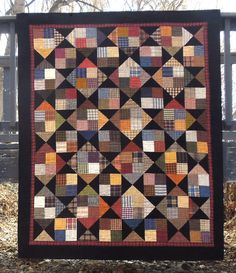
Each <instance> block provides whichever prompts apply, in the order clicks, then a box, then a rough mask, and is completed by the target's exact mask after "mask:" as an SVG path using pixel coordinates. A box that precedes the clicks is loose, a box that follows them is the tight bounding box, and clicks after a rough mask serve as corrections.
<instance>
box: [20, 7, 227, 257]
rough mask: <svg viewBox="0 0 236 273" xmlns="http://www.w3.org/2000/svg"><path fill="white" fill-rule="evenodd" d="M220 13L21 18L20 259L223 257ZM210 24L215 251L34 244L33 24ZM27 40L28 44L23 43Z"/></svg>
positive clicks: (131, 13)
mask: <svg viewBox="0 0 236 273" xmlns="http://www.w3.org/2000/svg"><path fill="white" fill-rule="evenodd" d="M220 21H221V20H220V12H219V10H211V11H170V12H169V11H165V12H163V11H161V12H159V11H144V12H102V13H80V14H78V13H77V14H76V13H68V14H60V15H58V14H55V13H54V14H40V13H35V14H19V15H17V20H16V27H17V34H18V38H19V41H20V44H19V53H18V55H19V56H18V76H19V85H18V86H19V97H18V103H19V147H20V149H19V213H18V255H19V257H21V258H89V259H117V260H118V259H125V260H132V259H141V260H163V259H167V260H212V259H223V253H224V247H223V170H222V131H221V130H222V127H221V91H220V90H221V89H220V88H221V83H220V79H221V78H220V40H219V31H220ZM140 22H142V23H157V22H176V23H181V22H207V23H208V47H209V48H210V50H209V52H208V59H209V80H210V81H209V82H210V90H211V94H210V112H211V117H210V118H211V139H212V147H211V150H212V169H213V181H214V243H215V245H214V247H173V246H171V247H168V246H148V247H144V246H141V247H137V246H110V247H109V246H75V245H71V246H61V245H57V246H42V245H29V226H30V225H29V221H30V199H31V198H30V194H31V190H30V189H31V187H30V185H31V115H30V105H31V102H30V101H31V73H30V67H31V66H30V42H29V25H32V24H33V25H34V24H35V25H37V24H96V23H98V24H101V23H112V24H114V23H140ZM23 41H25V42H23Z"/></svg>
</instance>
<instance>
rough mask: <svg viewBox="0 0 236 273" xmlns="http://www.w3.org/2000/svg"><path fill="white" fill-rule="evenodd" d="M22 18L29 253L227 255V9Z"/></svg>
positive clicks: (22, 245)
mask: <svg viewBox="0 0 236 273" xmlns="http://www.w3.org/2000/svg"><path fill="white" fill-rule="evenodd" d="M17 20H18V25H19V27H18V35H19V80H20V82H19V107H20V108H19V113H20V201H19V202H20V203H19V204H20V207H19V253H20V256H22V257H52V258H103V259H110V258H112V259H114V258H115V259H119V258H122V259H137V258H140V259H214V258H215V259H217V258H222V253H223V246H222V238H223V235H222V193H221V190H222V189H221V183H222V172H221V162H220V160H221V159H222V158H221V135H220V123H221V114H220V73H219V37H218V36H219V26H218V24H217V20H219V14H218V12H216V11H212V12H210V11H208V12H206V11H205V12H140V13H104V14H103V13H100V14H86V13H85V14H68V15H66V14H52V15H50V16H48V15H42V14H36V15H33V14H30V15H19V16H18V19H17ZM22 26H23V28H22Z"/></svg>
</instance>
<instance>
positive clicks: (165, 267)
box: [0, 183, 236, 273]
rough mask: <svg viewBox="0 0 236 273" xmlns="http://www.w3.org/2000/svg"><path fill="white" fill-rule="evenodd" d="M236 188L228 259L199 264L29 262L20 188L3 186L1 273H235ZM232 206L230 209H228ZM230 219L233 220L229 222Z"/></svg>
mask: <svg viewBox="0 0 236 273" xmlns="http://www.w3.org/2000/svg"><path fill="white" fill-rule="evenodd" d="M235 185H236V184H235ZM235 185H234V186H233V187H232V186H229V185H227V187H228V188H227V189H225V198H224V199H225V213H226V215H225V216H226V219H228V220H227V222H225V259H224V261H202V262H201V261H197V262H184V261H182V262H170V261H161V262H152V263H147V262H142V261H132V262H128V261H106V262H104V261H89V260H26V259H18V258H17V213H18V204H17V199H18V185H17V184H12V183H2V184H0V273H14V272H17V273H23V272H32V273H40V272H44V273H45V272H50V273H54V272H55V273H56V272H58V273H59V272H62V273H74V272H78V273H88V272H91V273H96V272H97V273H98V272H99V273H106V272H107V273H108V272H109V273H135V272H139V273H146V272H147V273H151V272H153V273H154V272H155V273H157V272H167V273H168V272H169V273H170V272H222V273H225V272H236V214H235V208H236V200H235V196H236V193H234V190H235V188H234V187H235ZM227 205H229V207H227ZM229 215H230V216H229ZM229 218H230V219H229Z"/></svg>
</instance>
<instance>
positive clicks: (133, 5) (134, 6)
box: [125, 0, 186, 11]
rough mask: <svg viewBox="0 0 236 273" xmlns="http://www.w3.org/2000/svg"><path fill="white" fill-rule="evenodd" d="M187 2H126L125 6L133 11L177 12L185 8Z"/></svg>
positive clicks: (171, 0) (137, 0)
mask: <svg viewBox="0 0 236 273" xmlns="http://www.w3.org/2000/svg"><path fill="white" fill-rule="evenodd" d="M185 1H186V0H132V1H130V0H126V1H125V6H126V7H127V9H128V10H131V11H134V10H136V11H140V10H144V9H151V10H177V9H179V8H181V7H183V5H184V2H185Z"/></svg>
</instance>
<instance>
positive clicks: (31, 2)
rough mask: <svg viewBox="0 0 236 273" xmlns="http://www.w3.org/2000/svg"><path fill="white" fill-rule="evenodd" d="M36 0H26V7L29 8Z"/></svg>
mask: <svg viewBox="0 0 236 273" xmlns="http://www.w3.org/2000/svg"><path fill="white" fill-rule="evenodd" d="M35 1H36V0H31V1H30V2H29V3H27V2H26V1H25V7H26V8H28V7H29V6H30V5H31V4H33V3H34V2H35Z"/></svg>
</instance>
